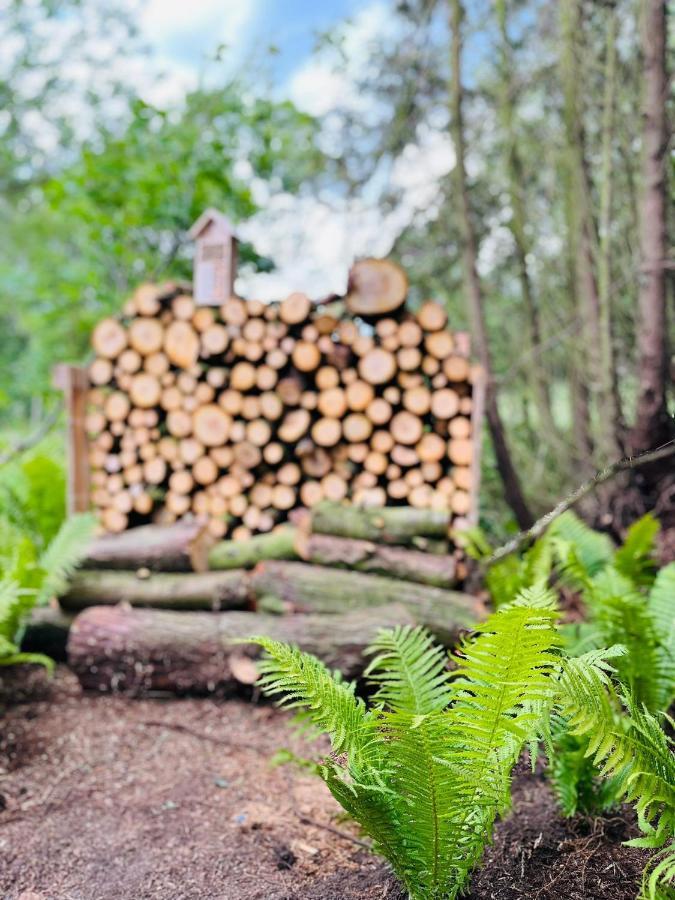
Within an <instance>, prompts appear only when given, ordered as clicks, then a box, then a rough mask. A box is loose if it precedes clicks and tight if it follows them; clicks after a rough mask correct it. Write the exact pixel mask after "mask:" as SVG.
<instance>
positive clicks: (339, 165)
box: [0, 0, 674, 523]
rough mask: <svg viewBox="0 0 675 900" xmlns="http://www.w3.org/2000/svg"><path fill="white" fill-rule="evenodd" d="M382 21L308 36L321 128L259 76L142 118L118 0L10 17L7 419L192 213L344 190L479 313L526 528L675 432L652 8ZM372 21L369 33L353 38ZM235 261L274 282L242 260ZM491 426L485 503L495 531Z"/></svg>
mask: <svg viewBox="0 0 675 900" xmlns="http://www.w3.org/2000/svg"><path fill="white" fill-rule="evenodd" d="M380 6H381V5H378V4H374V5H373V6H372V8H371V7H370V6H369V7H368V9H364V10H363V11H362V12H359V13H358V14H357V16H356V20H355V21H351V22H349V21H348V22H345V23H342V24H340V25H339V26H337V27H335V28H334V29H332V30H331V32H330V33H328V34H326V35H324V36H323V37H322V38H321V39H320V41H319V43H318V46H317V49H316V51H315V56H314V59H313V61H314V62H315V63H318V64H320V65H321V66H322V67H323V68H324V69H328V70H329V71H331V72H332V73H333V75H334V76H335V77H336V78H337V79H338V83H339V84H341V85H342V86H343V89H342V90H341V92H340V93H339V96H338V97H337V98H336V102H335V103H333V104H332V106H331V108H330V109H329V110H328V111H327V112H326V113H325V115H323V116H321V117H318V118H317V119H313V118H311V117H310V116H308V115H306V114H305V113H302V112H301V111H299V110H298V109H297V108H295V107H294V106H293V105H292V104H291V103H290V102H288V101H285V100H283V99H279V95H280V91H278V90H277V91H276V92H270V91H268V90H266V89H265V88H264V87H262V86H261V85H262V81H263V79H260V78H258V77H257V74H259V73H257V74H256V71H255V67H254V66H249V67H248V68H249V72H250V74H249V75H248V77H235V78H225V77H223V78H222V79H221V81H220V82H219V83H213V82H212V81H209V86H208V87H202V88H200V89H199V90H196V91H194V92H192V93H190V94H189V95H188V96H186V97H185V98H184V99H183V101H182V102H181V103H180V104H178V105H171V106H169V105H167V106H166V108H157V107H155V106H152V105H149V104H148V103H147V102H144V101H143V100H142V99H140V97H139V96H138V95H137V94H136V92H135V91H134V90H133V89H132V88H131V87H130V80H129V79H128V78H126V79H124V78H121V77H120V76H119V73H120V69H121V67H123V66H124V64H125V60H126V59H127V58H128V59H129V60H130V62H129V65H136V66H137V65H138V60H139V59H141V58H142V45H141V41H140V38H139V36H138V34H137V33H136V31H135V28H134V25H133V21H132V20H131V19H130V17H129V13H128V7H126V6H124V5H123V4H122V3H121V2H119V0H105V2H98V0H62V2H56V0H33V2H28V0H8V6H7V15H6V16H5V18H4V19H3V21H2V24H0V36H1V37H2V39H3V45H4V46H7V47H8V48H9V52H8V54H7V55H6V59H5V61H4V62H2V63H0V99H1V100H2V104H1V108H2V110H3V112H2V113H1V114H0V137H2V141H0V184H1V185H2V187H3V195H4V197H3V199H2V201H0V202H2V212H3V215H2V217H1V220H0V238H1V239H2V246H3V251H4V252H3V254H2V257H1V258H0V290H1V292H2V306H1V307H0V328H2V331H3V338H4V339H3V341H2V344H1V345H0V385H2V387H1V388H0V416H1V415H2V408H3V405H4V408H5V410H6V413H7V416H8V417H9V416H10V415H14V416H16V415H17V414H18V413H20V412H21V411H24V412H25V409H26V407H27V405H28V403H29V401H30V400H31V399H33V398H35V397H39V396H41V395H44V394H45V393H46V392H47V391H48V372H49V369H50V366H51V365H52V363H53V362H54V361H55V360H57V359H63V358H71V359H77V358H78V357H81V356H82V354H83V353H84V351H85V348H86V341H87V336H88V333H89V331H90V328H91V326H92V324H93V322H94V321H95V320H96V319H97V318H99V317H100V316H101V315H103V314H105V313H107V312H109V311H110V310H112V309H114V308H115V307H116V306H117V304H118V303H119V300H120V298H121V296H123V295H124V293H125V292H126V291H127V290H128V288H129V287H130V286H131V285H132V284H135V283H137V282H139V281H141V280H143V279H146V278H153V277H162V276H166V275H175V276H184V275H187V274H188V273H189V270H190V259H189V249H188V248H187V247H186V246H185V243H184V241H185V232H186V229H187V228H188V227H189V225H190V224H191V223H192V221H193V220H194V219H195V218H196V217H197V215H198V214H199V213H200V212H201V211H202V210H203V209H204V207H205V206H208V205H213V206H217V207H219V208H222V209H223V210H225V211H226V212H227V213H228V214H229V215H230V216H231V217H232V218H233V219H234V220H235V222H236V221H237V220H242V219H245V218H250V217H251V216H252V215H253V214H255V212H256V211H257V210H258V209H259V206H260V205H261V204H264V203H265V202H266V199H267V197H269V196H270V194H271V193H273V192H276V191H291V192H296V191H297V192H299V191H300V190H302V189H303V188H304V190H305V191H308V192H315V193H316V194H319V186H320V185H321V188H322V189H323V191H324V196H329V198H330V202H331V203H333V202H334V203H335V204H336V206H339V204H340V203H341V202H342V203H349V201H350V199H351V198H359V199H360V200H361V201H363V202H365V203H370V204H371V205H372V206H375V207H376V208H377V210H378V213H379V216H380V217H381V219H382V221H383V222H384V221H385V220H386V219H387V217H390V216H394V217H398V218H397V219H396V221H398V222H400V223H401V225H400V227H399V228H398V236H397V238H396V240H395V243H394V246H393V251H392V253H393V255H394V256H395V257H397V258H398V259H399V260H400V261H401V262H402V264H403V265H404V266H405V267H406V269H407V270H408V272H409V275H410V281H411V285H412V300H413V302H417V301H419V300H422V299H424V298H425V297H427V296H434V297H436V298H438V299H440V300H442V301H444V302H445V304H446V306H447V308H448V311H449V313H450V318H451V322H452V324H453V327H456V328H462V327H468V326H469V325H470V324H472V325H473V330H474V339H478V338H479V336H478V335H477V334H476V327H475V324H476V316H475V313H476V309H477V308H479V312H480V315H481V317H482V318H483V320H484V322H485V341H484V342H483V343H484V344H485V346H484V347H483V348H482V349H481V347H480V346H479V344H480V343H481V342H480V340H478V341H477V343H476V349H477V350H478V351H479V356H481V358H484V355H483V352H482V350H485V349H486V348H487V351H488V356H489V363H490V369H491V379H490V384H491V388H492V391H493V393H494V396H495V398H496V404H497V406H498V413H499V415H498V417H497V418H499V419H501V428H502V432H503V434H502V435H501V437H502V438H503V439H504V442H505V444H506V445H507V446H506V451H507V454H508V455H510V456H511V458H512V461H513V464H514V468H515V470H516V472H517V473H526V476H527V477H526V478H522V477H521V480H522V481H523V482H524V483H523V485H522V486H521V487H522V491H523V494H524V497H525V502H526V503H527V504H528V505H529V507H530V510H531V512H532V513H536V512H539V511H541V510H543V509H545V508H547V507H548V506H549V505H550V504H551V502H552V501H553V500H554V499H555V498H557V497H559V496H560V494H561V493H562V492H563V491H564V490H566V489H568V488H570V487H572V486H573V485H574V484H576V483H577V481H578V480H579V478H580V477H581V476H583V475H587V474H589V473H591V472H593V471H595V470H596V469H597V468H601V467H602V466H604V465H605V464H607V463H608V462H610V461H612V460H613V459H614V458H616V457H617V456H618V455H621V454H622V453H625V452H639V450H640V449H646V448H647V447H649V446H655V445H656V444H658V443H659V442H663V441H667V440H669V439H670V438H671V437H672V435H673V419H672V414H671V415H669V414H668V406H667V404H668V403H670V404H671V413H672V402H673V397H672V378H671V377H670V375H672V372H669V370H668V365H669V362H668V361H669V357H668V356H667V353H668V350H667V337H671V338H672V328H673V316H672V309H671V310H670V313H669V314H668V315H666V306H667V304H666V294H667V291H668V289H669V288H668V282H667V270H668V266H669V265H671V266H672V262H670V263H669V261H668V250H667V247H666V243H665V240H666V236H667V230H668V225H669V220H668V215H667V206H668V203H667V199H668V200H672V186H673V177H674V170H673V168H672V166H671V167H670V168H668V167H667V164H666V160H667V134H666V124H665V123H666V122H667V113H668V107H669V105H671V104H672V96H671V94H670V93H669V92H668V89H667V87H666V82H665V81H663V79H664V78H665V76H666V68H667V66H666V52H665V49H666V46H667V45H665V41H666V37H667V38H668V40H669V46H671V47H672V45H673V38H672V33H669V32H668V33H667V29H668V16H667V3H666V0H613V2H606V0H477V2H475V3H473V2H472V3H468V2H467V3H461V2H459V0H389V2H388V3H387V5H386V8H385V14H384V15H379V17H378V16H377V15H375V14H376V13H378V9H379V8H380ZM125 10H126V11H125ZM380 12H381V10H380ZM362 13H363V15H362ZM368 15H370V16H371V18H373V16H374V21H375V23H376V27H371V28H370V30H369V31H368V33H367V36H366V38H365V39H364V37H363V35H362V34H361V36H360V38H359V39H358V40H356V39H355V34H356V33H357V32H358V28H359V27H360V26H359V21H358V20H359V17H361V20H363V19H364V17H365V18H367V17H368ZM361 24H362V21H361ZM101 35H105V41H100V40H98V38H100V37H101ZM55 36H56V38H58V39H57V40H55ZM659 38H663V40H662V41H661V40H659ZM101 46H104V47H105V50H104V51H103V50H101V49H100V48H101ZM88 48H93V49H91V50H90V49H88ZM451 51H452V52H451ZM453 63H457V64H458V65H457V70H456V71H453V67H452V64H453ZM146 76H147V73H146ZM147 77H149V76H147ZM660 79H661V80H660ZM662 81H663V87H660V86H659V85H660V84H661V82H662ZM458 110H459V111H461V122H459V131H458V121H457V119H458V115H457V112H458ZM671 111H672V110H671ZM458 135H459V136H461V138H462V140H463V145H464V151H465V152H464V160H463V162H464V165H463V166H462V167H461V168H462V169H463V171H462V172H461V173H459V174H460V175H461V178H459V179H458V177H457V175H458V169H459V168H460V167H458V166H454V168H453V163H452V162H451V163H450V164H449V165H448V166H447V167H446V169H445V170H439V169H438V168H437V166H436V162H437V159H436V157H437V156H438V152H439V148H440V150H441V151H442V152H444V153H445V154H446V156H448V155H449V158H451V159H452V160H456V159H457V152H456V150H457V139H458ZM451 136H452V137H451ZM650 167H651V168H650ZM402 174H403V175H404V176H405V177H403V178H402V177H401V175H402ZM413 176H414V177H413ZM319 179H321V181H320V180H319ZM415 179H416V180H415ZM411 183H414V184H413V187H414V188H415V189H414V190H412V191H411V189H410V185H411ZM418 188H420V189H419V190H418ZM326 191H327V192H328V193H327V194H326ZM650 192H651V195H650ZM411 194H412V195H415V196H418V199H417V200H416V201H414V202H413V201H411ZM420 197H421V198H422V199H419V198H420ZM463 199H467V200H468V203H467V204H463V202H460V200H463ZM647 200H649V201H650V202H651V206H649V205H645V204H646V201H647ZM671 206H672V204H671ZM664 207H665V208H666V212H665V213H664V211H663V210H664ZM648 210H651V212H649V211H648ZM649 223H651V226H652V227H651V231H650V230H649V229H646V228H645V225H646V224H647V225H648V224H649ZM467 224H468V225H470V226H471V230H472V232H473V238H474V243H475V254H474V256H475V259H474V260H473V261H472V263H471V264H470V266H469V268H468V269H467V262H466V259H467V257H466V248H467V237H466V236H467ZM294 227H296V228H297V229H298V231H301V230H302V222H298V223H296V225H295V226H294ZM364 252H368V250H367V248H364ZM243 259H244V263H245V264H246V265H250V266H257V267H259V268H260V267H262V268H264V267H270V266H271V265H273V261H272V260H267V259H262V258H260V257H259V256H258V255H257V254H256V253H255V248H253V247H244V248H243ZM472 268H473V270H475V271H474V274H475V278H474V279H473V286H474V288H476V290H475V291H474V292H473V294H474V296H473V300H474V301H475V302H473V301H472V303H473V305H472V306H471V307H470V305H468V304H467V297H469V296H470V295H471V291H470V290H468V288H469V287H470V286H471V278H467V271H469V274H471V272H470V270H471V269H472ZM654 323H657V327H655V326H654ZM666 332H668V335H667V334H666ZM671 343H672V342H671ZM670 365H671V368H672V360H671V361H670ZM3 392H4V393H3ZM495 421H496V420H495ZM492 424H493V423H491V431H492V438H493V440H492V442H491V443H490V444H489V446H488V447H487V451H486V457H485V458H486V463H485V466H484V482H485V486H486V487H485V492H484V496H485V500H484V506H485V507H487V508H489V509H490V513H491V516H492V518H493V519H499V518H500V517H501V521H502V523H504V522H505V521H506V520H507V518H508V516H510V513H509V512H508V511H507V510H506V509H505V506H504V499H503V494H504V489H503V483H502V482H503V481H504V472H503V471H502V470H503V465H502V462H503V459H502V460H501V461H500V459H499V457H500V454H501V455H502V456H503V452H502V451H500V452H498V453H497V455H496V456H497V463H498V466H497V467H498V468H499V469H500V472H501V477H499V476H498V475H497V473H496V468H495V465H494V460H495V457H493V455H492V453H493V449H492V448H493V447H495V446H497V447H499V435H498V434H496V431H495V428H493V427H492ZM498 424H499V423H498ZM498 430H499V429H497V431H498ZM495 436H497V438H498V440H497V441H496V442H495V440H494V439H495ZM649 491H651V487H650V488H649ZM648 493H649V492H648ZM649 496H650V498H651V500H650V502H652V503H656V504H657V505H658V503H661V502H662V499H661V500H659V499H658V496H657V494H656V493H654V492H653V491H652V492H651V493H649ZM659 496H661V495H659ZM663 496H665V494H664V495H663ZM604 509H605V512H606V509H607V506H606V504H605V506H604ZM594 514H596V516H597V515H599V514H600V511H599V509H596V510H595V511H594ZM521 518H522V517H521Z"/></svg>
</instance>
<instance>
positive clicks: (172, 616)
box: [68, 604, 413, 694]
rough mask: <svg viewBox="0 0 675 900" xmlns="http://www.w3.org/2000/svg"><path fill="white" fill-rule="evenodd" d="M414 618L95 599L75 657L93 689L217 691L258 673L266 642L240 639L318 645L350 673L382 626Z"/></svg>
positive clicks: (73, 638)
mask: <svg viewBox="0 0 675 900" xmlns="http://www.w3.org/2000/svg"><path fill="white" fill-rule="evenodd" d="M410 624H413V619H412V617H411V616H410V614H409V613H408V611H407V610H406V608H405V607H404V606H402V605H400V604H393V605H391V606H387V607H378V608H376V609H364V610H356V611H351V612H348V613H345V614H343V615H334V616H321V615H297V616H273V615H262V614H259V613H257V614H253V613H246V612H224V613H200V612H188V613H186V612H184V613H177V612H168V611H158V610H147V609H129V608H125V607H119V606H118V607H94V608H92V609H88V610H86V611H85V612H83V613H81V614H80V615H79V616H77V618H76V619H75V622H74V623H73V626H72V628H71V631H70V636H69V639H68V662H69V664H70V667H71V668H72V669H73V671H74V672H75V673H76V674H77V676H78V678H79V680H80V683H81V684H82V686H83V687H84V688H85V689H88V690H95V691H125V692H129V693H133V694H142V693H146V692H149V691H168V692H177V693H200V694H204V693H212V692H214V691H228V690H232V689H233V688H235V687H236V686H237V685H238V684H241V683H244V684H250V683H251V682H252V681H253V680H254V679H255V668H254V664H253V662H252V661H253V660H254V659H255V658H257V657H258V656H259V654H260V650H259V648H258V647H256V646H254V645H251V644H241V643H235V642H236V641H240V640H241V639H245V638H248V637H253V636H257V635H265V636H266V637H270V638H273V639H274V640H279V641H286V642H289V643H292V644H295V645H297V646H299V647H300V648H301V649H302V650H305V651H307V652H309V653H314V654H315V655H316V656H318V657H319V658H320V659H321V660H323V662H325V663H326V664H327V665H328V666H330V667H331V668H335V669H339V670H340V671H341V672H342V673H343V674H344V675H346V676H347V677H350V678H352V677H355V676H357V675H359V674H360V673H361V672H362V671H363V668H364V665H365V660H364V650H365V648H366V646H367V645H368V643H369V642H370V641H371V640H372V639H373V638H374V636H375V635H376V634H377V632H378V631H379V629H381V628H390V627H395V626H397V625H410Z"/></svg>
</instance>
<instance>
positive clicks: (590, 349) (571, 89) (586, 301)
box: [561, 0, 620, 465]
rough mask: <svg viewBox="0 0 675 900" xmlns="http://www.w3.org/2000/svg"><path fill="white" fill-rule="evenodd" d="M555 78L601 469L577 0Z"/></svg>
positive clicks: (597, 326)
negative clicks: (558, 79) (558, 84)
mask: <svg viewBox="0 0 675 900" xmlns="http://www.w3.org/2000/svg"><path fill="white" fill-rule="evenodd" d="M561 10H562V41H563V44H562V56H561V76H562V82H563V92H564V124H565V139H566V167H567V172H568V197H567V203H568V228H569V229H570V232H571V241H572V242H573V246H574V253H575V267H576V285H577V290H576V296H577V302H578V304H579V305H578V313H579V318H580V320H581V324H582V338H583V347H584V352H583V357H582V358H583V367H584V372H585V374H586V380H587V384H588V386H589V393H590V395H591V397H592V399H593V412H594V416H593V417H592V418H591V422H592V426H593V429H594V431H595V434H596V435H597V440H596V442H595V447H596V450H597V451H598V452H599V455H600V456H601V462H602V464H603V465H606V464H607V463H609V462H611V461H612V460H613V459H616V458H617V456H619V455H620V445H619V442H618V439H617V424H618V418H619V411H618V408H617V407H616V395H615V394H614V393H613V391H612V385H613V384H614V380H615V379H614V372H613V367H612V359H611V357H610V356H608V355H607V353H606V352H605V350H606V349H607V347H606V341H604V340H603V334H602V325H601V298H600V293H599V290H598V279H597V274H596V261H597V260H596V257H597V253H598V247H597V243H598V241H597V233H596V226H595V222H594V220H593V215H592V211H591V207H590V202H591V196H592V191H591V179H590V177H589V173H588V163H587V160H586V135H585V132H584V126H583V116H582V110H581V108H580V100H579V84H580V64H581V58H580V42H579V36H580V34H581V32H582V26H583V20H582V15H581V7H580V3H579V0H563V3H562V6H561Z"/></svg>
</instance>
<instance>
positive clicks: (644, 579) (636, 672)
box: [468, 511, 675, 815]
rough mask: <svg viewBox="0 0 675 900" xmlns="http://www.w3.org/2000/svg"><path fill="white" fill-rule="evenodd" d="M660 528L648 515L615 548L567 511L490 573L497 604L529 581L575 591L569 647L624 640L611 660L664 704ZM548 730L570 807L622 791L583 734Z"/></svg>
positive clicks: (667, 684)
mask: <svg viewBox="0 0 675 900" xmlns="http://www.w3.org/2000/svg"><path fill="white" fill-rule="evenodd" d="M658 531H659V525H658V522H657V521H656V520H655V519H654V518H653V517H652V516H650V515H647V516H644V517H643V518H641V519H639V520H638V521H637V522H635V523H634V524H633V525H632V526H631V528H630V529H629V531H628V533H627V536H626V540H625V541H624V543H623V545H622V546H621V547H619V548H616V547H615V545H614V543H613V542H612V540H611V539H610V537H609V536H608V535H606V534H602V533H599V532H596V531H594V530H593V529H592V528H589V527H588V525H586V524H585V523H584V522H583V521H582V520H581V519H580V518H579V517H578V516H577V515H575V513H573V512H572V511H567V512H565V513H563V514H562V515H561V516H559V517H558V518H557V519H556V520H555V521H554V522H553V523H552V524H551V526H550V527H549V529H548V530H547V532H546V534H545V535H544V536H543V537H542V538H540V539H539V540H538V541H536V542H535V543H534V544H533V545H532V547H531V548H530V549H528V550H527V551H526V552H525V553H523V554H522V555H520V556H518V555H515V554H512V555H511V556H509V557H507V558H506V559H504V560H502V561H501V562H499V563H497V564H496V565H494V566H492V567H490V569H488V572H487V574H486V583H487V586H488V589H489V590H490V593H491V595H492V597H493V600H494V602H495V604H496V605H497V606H499V605H500V604H501V603H503V602H505V601H507V600H508V598H509V596H513V594H512V592H513V591H514V590H519V589H521V588H522V586H523V585H526V584H532V583H541V584H544V583H550V584H553V585H556V584H557V585H559V586H561V587H566V588H569V589H572V590H574V591H575V592H577V593H578V594H579V596H580V598H581V600H582V602H583V605H584V608H585V612H586V619H585V621H583V622H580V623H575V624H573V625H567V626H565V627H564V628H563V632H564V634H565V638H566V645H567V650H568V652H569V653H572V654H577V655H578V654H582V653H584V652H585V651H589V650H592V649H598V648H601V647H608V646H612V645H614V644H620V645H622V646H623V647H624V648H625V653H624V654H623V655H622V656H621V657H620V658H618V659H617V660H616V662H615V665H616V670H617V675H618V678H619V679H620V680H621V681H622V682H623V683H624V684H625V685H626V686H627V687H628V688H630V691H631V693H632V695H633V697H634V698H635V700H636V702H637V703H639V704H644V705H645V706H646V707H647V709H649V710H651V711H652V712H660V711H665V710H667V709H668V708H669V707H670V705H671V703H672V702H673V700H675V616H674V615H673V609H674V608H675V564H671V565H670V566H666V567H665V568H663V569H662V570H661V571H660V572H659V571H658V569H657V566H656V564H655V560H654V547H655V540H656V536H657V534H658ZM469 540H470V544H469V548H468V549H469V551H470V552H471V553H472V555H474V556H476V557H478V558H485V557H487V556H488V555H489V552H490V548H489V547H488V546H487V544H486V543H485V541H484V540H483V539H482V536H481V535H480V534H476V533H474V534H472V535H470V536H469ZM617 715H620V712H619V713H617ZM552 740H553V744H554V747H555V751H556V752H555V753H554V754H553V755H552V758H551V766H550V769H549V774H550V777H551V780H552V783H553V786H554V788H555V790H556V793H557V795H558V799H559V801H560V804H561V807H562V809H563V811H564V813H565V814H566V815H573V814H574V813H576V812H578V811H583V812H594V811H600V810H604V809H608V808H610V807H611V806H612V805H614V804H615V803H616V802H617V801H618V794H617V793H616V791H615V789H614V784H613V782H612V781H611V780H609V781H607V780H605V779H602V778H600V777H599V776H598V773H597V770H596V769H595V767H594V766H593V764H592V761H591V760H590V759H589V758H588V756H587V753H586V750H587V746H588V741H587V739H586V738H585V737H583V736H579V735H576V736H575V735H572V734H570V733H569V731H568V730H567V729H565V728H556V727H555V725H554V727H553V730H552Z"/></svg>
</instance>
